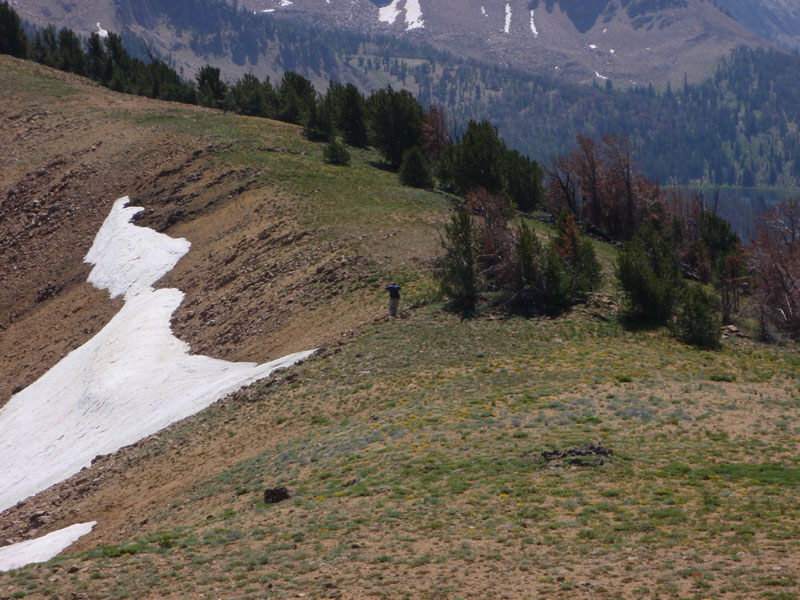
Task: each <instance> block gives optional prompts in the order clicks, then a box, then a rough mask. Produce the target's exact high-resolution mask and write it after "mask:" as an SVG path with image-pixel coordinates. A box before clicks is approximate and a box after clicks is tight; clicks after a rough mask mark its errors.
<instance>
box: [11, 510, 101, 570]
mask: <svg viewBox="0 0 800 600" xmlns="http://www.w3.org/2000/svg"><path fill="white" fill-rule="evenodd" d="M95 525H97V521H92V522H91V523H79V524H77V525H72V526H71V527H67V528H65V529H59V530H58V531H54V532H53V533H48V534H47V535H44V536H42V537H40V538H36V539H34V540H27V541H25V542H19V543H18V544H11V545H10V546H5V547H4V548H0V571H8V570H10V569H18V568H20V567H24V566H25V565H29V564H31V563H36V562H46V561H48V560H50V559H51V558H53V557H54V556H57V555H58V554H60V553H61V551H62V550H64V549H65V548H67V547H68V546H71V545H72V544H74V543H75V542H76V541H77V540H78V538H80V537H82V536H84V535H86V534H87V533H89V532H90V531H91V530H92V528H93V527H94V526H95Z"/></svg>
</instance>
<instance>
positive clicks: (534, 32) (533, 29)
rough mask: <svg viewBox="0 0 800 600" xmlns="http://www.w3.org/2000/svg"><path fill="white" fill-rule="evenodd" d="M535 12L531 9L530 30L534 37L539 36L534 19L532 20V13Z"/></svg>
mask: <svg viewBox="0 0 800 600" xmlns="http://www.w3.org/2000/svg"><path fill="white" fill-rule="evenodd" d="M535 12H536V11H535V10H532V11H531V31H532V32H533V35H534V36H535V37H539V32H538V31H536V21H534V20H533V15H534V13H535Z"/></svg>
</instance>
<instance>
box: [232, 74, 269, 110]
mask: <svg viewBox="0 0 800 600" xmlns="http://www.w3.org/2000/svg"><path fill="white" fill-rule="evenodd" d="M230 97H231V104H232V105H233V106H232V109H233V110H234V111H236V112H237V113H239V114H241V115H250V116H251V117H266V116H267V114H268V112H267V100H266V94H265V93H264V86H263V85H262V84H261V82H260V81H259V80H258V77H256V76H255V75H252V74H250V73H247V74H245V75H244V76H243V77H242V78H241V79H240V80H239V81H237V82H236V83H235V84H234V85H233V86H231V89H230Z"/></svg>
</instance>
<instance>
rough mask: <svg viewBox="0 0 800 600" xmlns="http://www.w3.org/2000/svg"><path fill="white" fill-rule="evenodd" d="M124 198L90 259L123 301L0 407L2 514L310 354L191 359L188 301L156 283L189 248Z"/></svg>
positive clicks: (95, 276) (98, 279)
mask: <svg viewBox="0 0 800 600" xmlns="http://www.w3.org/2000/svg"><path fill="white" fill-rule="evenodd" d="M128 201H129V199H128V198H127V197H125V198H120V199H119V200H117V201H116V202H115V203H114V206H113V208H112V209H111V213H110V214H109V215H108V217H107V218H106V220H105V222H104V223H103V226H102V227H101V228H100V231H99V232H98V233H97V237H96V238H95V241H94V244H93V245H92V247H91V249H90V250H89V253H88V254H87V255H86V258H85V261H86V262H88V263H93V264H94V265H95V266H94V269H92V272H91V273H90V274H89V281H90V282H91V283H92V284H94V285H95V286H96V287H99V288H105V289H108V290H109V292H110V293H111V296H112V297H115V296H119V295H123V296H124V299H125V304H124V306H123V307H122V309H121V310H120V312H119V313H117V314H116V315H115V316H114V318H112V319H111V321H110V322H109V323H108V324H107V325H106V326H105V327H104V328H103V329H102V330H101V331H100V332H98V333H97V334H96V335H95V336H94V337H93V338H92V339H91V340H89V341H88V342H86V343H85V344H84V345H83V346H81V347H80V348H78V349H76V350H74V351H72V352H70V353H69V354H68V355H67V356H66V357H64V358H63V359H62V360H61V361H59V362H58V364H56V365H55V366H54V367H53V368H52V369H50V370H49V371H48V372H47V373H45V374H44V375H43V376H42V377H40V378H39V379H38V380H37V381H35V382H34V383H33V384H31V385H30V386H29V387H27V388H26V389H24V390H22V391H21V392H19V393H18V394H16V395H15V396H12V397H11V399H10V400H9V401H8V403H7V404H6V405H5V406H4V407H3V408H2V409H0V482H2V485H0V512H1V511H3V510H5V509H7V508H9V507H11V506H13V505H14V504H16V503H17V502H19V501H20V500H23V499H24V498H27V497H28V496H31V495H32V494H36V493H38V492H40V491H42V490H44V489H47V488H48V487H50V486H51V485H53V484H54V483H57V482H59V481H63V480H64V479H66V478H68V477H70V476H71V475H73V474H75V473H77V472H78V471H80V470H81V469H82V468H83V467H86V466H89V465H90V464H91V460H92V459H93V458H94V457H95V456H97V455H99V454H107V453H110V452H114V451H116V450H118V449H119V448H121V447H122V446H125V445H127V444H133V443H135V442H137V441H138V440H140V439H142V438H144V437H146V436H148V435H151V434H153V433H155V432H157V431H159V430H161V429H163V428H164V427H167V426H168V425H170V424H171V423H174V422H175V421H178V420H180V419H183V418H185V417H188V416H190V415H192V414H195V413H197V412H199V411H200V410H202V409H204V408H206V407H207V406H209V405H210V404H212V403H214V402H215V401H217V400H219V399H220V398H223V397H224V396H227V395H228V394H230V393H232V392H234V391H236V390H238V389H239V388H241V387H243V386H245V385H248V384H250V383H253V382H254V381H257V380H259V379H262V378H264V377H267V376H268V375H269V374H270V373H272V372H273V371H274V370H275V369H279V368H283V367H288V366H290V365H292V364H294V363H296V362H298V361H300V360H303V359H304V358H306V357H308V356H309V355H310V354H311V353H312V352H313V351H311V352H298V353H296V354H292V355H289V356H286V357H283V358H280V359H278V360H275V361H272V362H270V363H267V364H263V365H258V364H255V363H232V362H227V361H223V360H217V359H213V358H209V357H206V356H196V355H190V354H189V350H190V348H189V345H188V344H186V343H185V342H183V341H181V340H179V339H178V338H176V337H175V336H173V335H172V331H171V330H170V318H171V316H172V313H173V312H174V311H175V310H176V309H177V308H178V306H179V305H180V303H181V301H182V300H183V293H182V292H181V291H179V290H176V289H159V290H155V289H153V288H152V287H151V286H152V285H153V284H154V283H155V282H156V281H158V280H159V279H160V278H161V277H162V276H163V275H164V274H165V273H167V272H168V271H169V270H170V269H172V267H174V266H175V264H176V263H177V262H178V260H179V259H180V258H181V257H182V256H183V255H184V254H186V252H188V250H189V247H190V244H189V242H188V241H186V240H184V239H175V238H171V237H169V236H167V235H164V234H161V233H157V232H155V231H153V230H152V229H148V228H146V227H138V226H136V225H133V224H132V223H130V220H131V218H132V217H133V216H134V215H135V214H136V213H138V212H139V211H141V210H142V209H141V208H135V207H126V206H125V205H126V204H127V203H128Z"/></svg>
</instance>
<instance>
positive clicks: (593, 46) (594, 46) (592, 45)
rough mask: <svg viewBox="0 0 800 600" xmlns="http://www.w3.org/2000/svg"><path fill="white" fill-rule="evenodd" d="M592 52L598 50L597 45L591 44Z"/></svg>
mask: <svg viewBox="0 0 800 600" xmlns="http://www.w3.org/2000/svg"><path fill="white" fill-rule="evenodd" d="M589 48H590V49H591V50H597V44H589Z"/></svg>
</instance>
